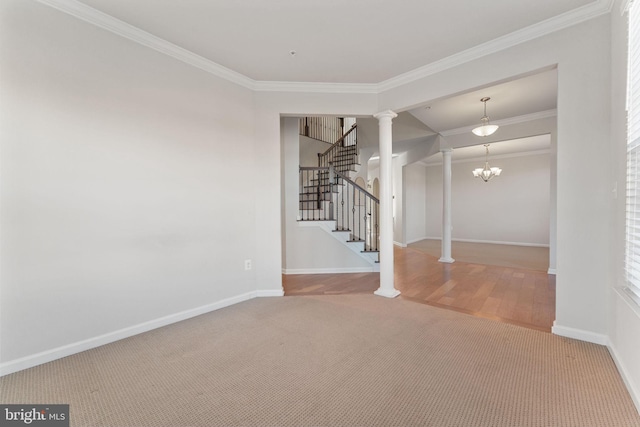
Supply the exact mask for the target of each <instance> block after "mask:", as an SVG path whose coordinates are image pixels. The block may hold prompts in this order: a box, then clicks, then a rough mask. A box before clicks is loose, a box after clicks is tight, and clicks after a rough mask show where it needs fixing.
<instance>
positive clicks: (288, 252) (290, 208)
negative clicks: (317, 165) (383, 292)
mask: <svg viewBox="0 0 640 427" xmlns="http://www.w3.org/2000/svg"><path fill="white" fill-rule="evenodd" d="M298 132H299V130H298V119H297V118H291V117H287V118H283V119H282V135H283V138H282V141H283V152H284V169H283V184H284V193H283V194H284V210H283V212H282V216H283V218H285V229H284V233H283V247H284V253H285V257H284V259H283V262H282V268H283V272H284V273H285V274H313V273H338V272H358V271H373V269H372V267H371V264H369V263H368V262H367V261H365V260H364V259H363V258H362V257H360V256H359V255H358V254H356V253H355V252H353V251H352V250H350V249H349V248H347V247H346V246H345V245H344V244H342V243H340V242H339V241H338V240H336V239H335V238H334V237H333V236H331V235H329V233H327V232H326V231H324V230H323V229H321V228H319V227H309V226H307V225H308V223H299V222H298V220H297V219H298V215H299V203H298V202H299V193H300V189H299V178H298V176H299V175H298V173H299V172H298V171H299V169H298V167H299V166H300V163H299V162H300V159H301V158H302V157H306V158H313V155H312V154H313V153H311V154H310V150H311V149H310V147H309V146H313V145H315V144H313V143H311V142H310V141H308V139H309V138H305V137H300V136H299V135H298ZM322 144H324V145H325V146H326V145H327V144H326V143H322ZM300 147H305V150H304V151H306V154H305V155H302V153H301V151H300ZM315 158H316V159H317V158H318V157H317V152H316V156H315Z"/></svg>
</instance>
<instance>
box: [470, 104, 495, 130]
mask: <svg viewBox="0 0 640 427" xmlns="http://www.w3.org/2000/svg"><path fill="white" fill-rule="evenodd" d="M490 99H491V98H489V97H488V96H485V97H484V98H482V99H481V100H480V102H483V103H484V116H482V118H481V119H480V121H481V122H482V124H481V125H480V126H478V127H477V128H475V129H473V130H472V132H473V133H475V134H476V135H478V136H489V135H491V134H493V133H494V132H495V131H497V130H498V125H492V124H489V116H487V101H488V100H490Z"/></svg>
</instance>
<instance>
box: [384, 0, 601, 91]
mask: <svg viewBox="0 0 640 427" xmlns="http://www.w3.org/2000/svg"><path fill="white" fill-rule="evenodd" d="M612 7H613V0H598V1H596V2H593V3H590V4H588V5H585V6H582V7H579V8H577V9H574V10H570V11H568V12H565V13H563V14H561V15H558V16H554V17H553V18H549V19H547V20H545V21H542V22H538V23H537V24H533V25H530V26H528V27H525V28H522V29H520V30H517V31H514V32H512V33H509V34H506V35H504V36H502V37H498V38H497V39H493V40H490V41H488V42H486V43H482V44H479V45H477V46H474V47H472V48H469V49H466V50H463V51H462V52H459V53H456V54H453V55H451V56H448V57H446V58H443V59H441V60H439V61H435V62H432V63H431V64H428V65H425V66H423V67H420V68H416V69H415V70H412V71H408V72H406V73H404V74H400V75H398V76H396V77H392V78H390V79H388V80H385V81H383V82H380V83H379V84H378V90H379V91H380V92H384V91H387V90H390V89H394V88H396V87H398V86H402V85H405V84H407V83H411V82H414V81H416V80H419V79H422V78H425V77H428V76H431V75H433V74H436V73H439V72H441V71H445V70H448V69H450V68H453V67H457V66H458V65H462V64H465V63H467V62H471V61H473V60H476V59H480V58H482V57H484V56H487V55H490V54H493V53H496V52H499V51H501V50H505V49H508V48H510V47H513V46H516V45H518V44H520V43H524V42H527V41H530V40H533V39H536V38H538V37H542V36H544V35H547V34H550V33H553V32H555V31H559V30H563V29H565V28H568V27H571V26H573V25H576V24H579V23H581V22H584V21H588V20H590V19H593V18H596V17H598V16H600V15H604V14H606V13H610V12H611V9H612Z"/></svg>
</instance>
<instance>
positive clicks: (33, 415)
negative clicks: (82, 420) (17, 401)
mask: <svg viewBox="0 0 640 427" xmlns="http://www.w3.org/2000/svg"><path fill="white" fill-rule="evenodd" d="M5 426H6V427H16V426H34V427H69V405H0V427H5Z"/></svg>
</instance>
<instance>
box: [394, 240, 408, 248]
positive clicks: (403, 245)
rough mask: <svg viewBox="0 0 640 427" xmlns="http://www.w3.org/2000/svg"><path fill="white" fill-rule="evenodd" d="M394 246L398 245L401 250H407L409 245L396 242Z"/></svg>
mask: <svg viewBox="0 0 640 427" xmlns="http://www.w3.org/2000/svg"><path fill="white" fill-rule="evenodd" d="M393 244H394V245H396V246H400V247H401V248H406V247H407V245H405V244H404V243H400V242H396V241H394V242H393Z"/></svg>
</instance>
